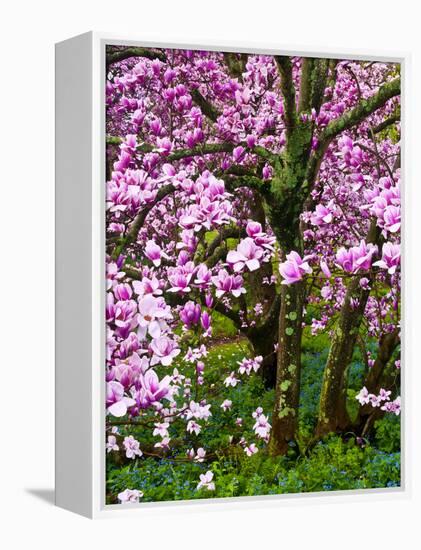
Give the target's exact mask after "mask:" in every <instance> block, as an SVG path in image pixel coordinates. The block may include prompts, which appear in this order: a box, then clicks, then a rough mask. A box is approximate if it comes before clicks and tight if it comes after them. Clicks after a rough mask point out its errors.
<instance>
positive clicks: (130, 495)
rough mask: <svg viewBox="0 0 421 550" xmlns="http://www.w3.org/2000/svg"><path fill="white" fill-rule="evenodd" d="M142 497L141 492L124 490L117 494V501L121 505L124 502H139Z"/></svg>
mask: <svg viewBox="0 0 421 550" xmlns="http://www.w3.org/2000/svg"><path fill="white" fill-rule="evenodd" d="M142 497H143V493H142V491H138V490H137V489H125V490H124V491H123V492H122V493H119V494H118V500H119V501H120V502H121V503H122V504H123V503H124V502H139V499H140V498H142Z"/></svg>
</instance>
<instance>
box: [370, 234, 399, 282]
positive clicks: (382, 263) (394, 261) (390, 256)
mask: <svg viewBox="0 0 421 550" xmlns="http://www.w3.org/2000/svg"><path fill="white" fill-rule="evenodd" d="M400 261H401V248H400V246H399V244H394V243H391V242H387V243H384V245H383V249H382V259H381V260H378V261H377V262H374V264H373V265H376V266H378V267H381V268H382V269H387V272H388V273H389V274H390V275H393V274H394V273H395V272H396V269H397V268H398V266H399V264H400Z"/></svg>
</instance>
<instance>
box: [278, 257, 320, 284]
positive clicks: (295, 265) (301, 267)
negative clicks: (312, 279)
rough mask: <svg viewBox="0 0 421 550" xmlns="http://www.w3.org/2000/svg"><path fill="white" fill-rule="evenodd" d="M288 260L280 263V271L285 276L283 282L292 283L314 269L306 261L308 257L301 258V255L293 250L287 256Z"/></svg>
mask: <svg viewBox="0 0 421 550" xmlns="http://www.w3.org/2000/svg"><path fill="white" fill-rule="evenodd" d="M286 258H287V260H286V262H283V263H281V264H279V272H280V274H281V276H282V277H283V281H282V283H281V284H283V285H290V284H293V283H296V282H298V281H300V280H301V279H302V277H303V275H304V274H305V273H306V274H310V273H311V272H312V271H313V270H312V269H311V267H310V266H309V264H308V262H307V261H306V260H307V259H308V258H307V257H304V258H303V259H301V257H300V255H299V254H298V253H297V252H295V251H292V252H290V253H289V254H287V256H286Z"/></svg>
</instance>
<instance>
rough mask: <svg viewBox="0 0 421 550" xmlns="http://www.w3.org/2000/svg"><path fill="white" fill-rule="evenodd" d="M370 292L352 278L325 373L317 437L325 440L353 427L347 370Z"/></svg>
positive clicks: (356, 277)
mask: <svg viewBox="0 0 421 550" xmlns="http://www.w3.org/2000/svg"><path fill="white" fill-rule="evenodd" d="M369 293H370V291H369V290H366V289H363V288H361V286H360V277H359V276H355V277H353V278H352V279H351V281H350V283H349V285H348V289H347V292H346V295H345V300H344V304H343V306H342V309H341V312H340V315H339V320H338V322H337V325H336V327H335V329H334V332H333V336H332V343H331V347H330V351H329V355H328V358H327V363H326V367H325V370H324V373H323V382H322V391H321V395H320V404H319V416H318V422H317V427H316V436H317V437H323V436H324V435H326V434H328V433H329V432H334V431H336V430H337V429H338V428H340V429H344V428H346V427H347V426H349V424H350V419H349V417H348V413H347V410H346V394H347V379H348V369H349V365H350V363H351V359H352V354H353V351H354V347H355V344H356V340H357V336H358V332H359V329H360V325H361V321H362V318H363V315H364V310H365V307H366V304H367V300H368V296H369Z"/></svg>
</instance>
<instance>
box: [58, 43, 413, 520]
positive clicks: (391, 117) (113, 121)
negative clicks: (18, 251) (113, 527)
mask: <svg viewBox="0 0 421 550" xmlns="http://www.w3.org/2000/svg"><path fill="white" fill-rule="evenodd" d="M406 63H407V59H406V57H405V56H403V55H387V56H386V55H384V54H379V53H370V52H369V53H367V52H365V53H361V52H335V51H324V52H317V51H304V50H303V51H292V50H290V49H288V48H281V47H273V46H271V47H268V46H260V47H254V46H253V47H251V46H247V45H244V44H242V45H238V44H234V45H233V44H228V43H225V44H221V43H220V44H200V45H198V44H196V45H193V44H189V45H187V44H165V43H164V42H162V43H146V42H142V41H141V40H140V41H137V40H129V39H122V38H116V37H112V36H106V35H100V34H97V33H87V34H84V35H81V36H78V37H75V38H72V39H70V40H67V41H65V42H61V43H59V44H57V46H56V289H57V290H56V502H57V505H59V506H62V507H64V508H67V509H69V510H72V511H75V512H77V513H80V514H83V515H86V516H88V517H107V516H110V515H116V514H121V511H122V510H125V511H127V510H139V508H141V509H143V510H145V509H147V508H150V507H154V506H156V505H161V506H162V505H166V506H173V505H175V504H178V505H179V506H183V505H184V506H187V505H188V506H192V505H197V504H200V505H202V506H203V505H207V506H211V505H213V504H215V503H218V505H221V506H222V505H225V506H227V505H232V504H233V503H235V506H242V505H250V503H252V504H253V505H256V503H257V502H261V503H264V505H269V503H270V505H278V506H279V504H280V503H281V502H282V501H285V499H286V497H288V498H289V499H290V498H297V496H300V497H304V496H310V495H311V496H313V497H315V498H316V501H319V500H320V499H326V498H327V497H328V496H330V497H332V498H333V497H334V498H358V499H368V498H379V493H381V495H382V498H397V497H398V493H400V494H401V495H402V494H405V492H407V490H408V487H407V473H406V472H407V469H406V463H405V460H403V458H404V457H405V456H406V455H405V448H406V445H407V442H406V441H405V438H404V434H405V429H404V420H405V417H406V415H407V410H408V407H407V394H406V391H405V388H406V387H407V384H408V382H407V374H405V369H404V365H405V355H404V345H403V344H402V343H403V342H404V337H405V333H404V326H403V324H402V322H401V320H402V311H403V306H404V300H403V299H402V295H403V294H404V279H402V272H403V269H402V268H403V264H404V261H403V259H404V257H405V254H402V256H403V258H402V259H401V234H402V227H401V223H403V222H404V220H403V219H402V220H401V203H402V204H403V202H404V200H403V198H404V192H403V191H404V190H405V183H406V182H405V178H404V174H405V147H404V136H405V124H404V120H405V101H404V99H405V95H404V82H405V68H406Z"/></svg>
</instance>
